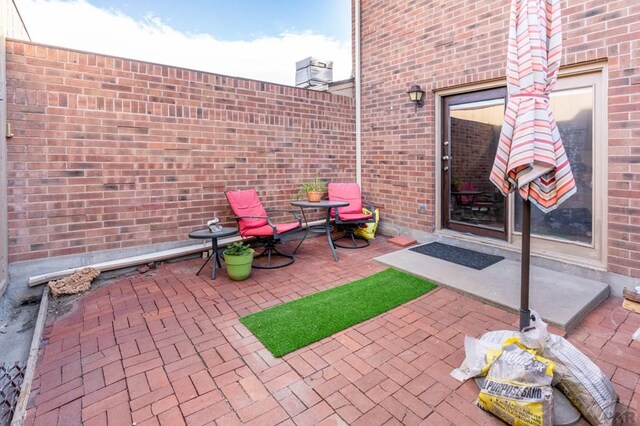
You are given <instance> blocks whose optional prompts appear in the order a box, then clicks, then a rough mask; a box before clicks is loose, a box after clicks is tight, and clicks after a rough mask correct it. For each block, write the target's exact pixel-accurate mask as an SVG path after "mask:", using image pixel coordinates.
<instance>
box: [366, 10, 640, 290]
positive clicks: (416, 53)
mask: <svg viewBox="0 0 640 426" xmlns="http://www.w3.org/2000/svg"><path fill="white" fill-rule="evenodd" d="M509 5H510V1H509V0H451V1H431V0H418V1H413V0H412V1H409V0H393V1H380V0H377V1H363V2H362V17H361V22H362V88H363V99H362V106H363V118H362V128H363V136H362V140H363V152H364V158H363V164H364V171H363V186H364V187H365V188H367V187H371V188H376V191H373V192H372V194H373V195H374V201H375V202H376V204H377V205H380V207H382V209H383V211H384V216H383V217H384V219H385V220H387V221H389V222H390V223H395V224H398V225H402V226H406V227H409V228H413V229H418V230H422V231H431V230H433V229H434V222H435V207H436V200H435V198H434V197H435V173H436V170H435V162H434V155H435V119H436V116H435V107H434V105H435V101H434V90H439V89H444V88H450V87H454V86H460V85H464V84H471V83H480V82H484V81H488V80H494V79H504V75H505V72H504V69H505V55H506V36H507V25H508V13H509ZM562 6H563V21H562V22H563V31H564V41H563V43H564V50H563V65H564V66H566V65H573V64H580V63H584V62H588V61H595V60H603V61H606V62H607V64H608V87H609V93H608V104H609V106H608V141H607V142H608V150H609V158H608V163H609V164H608V165H609V195H608V210H609V223H608V228H609V235H608V255H609V257H608V269H609V270H610V271H613V272H618V273H621V274H624V275H629V276H634V277H640V255H639V254H640V168H639V167H638V162H640V108H639V105H640V3H638V1H637V0H618V1H605V0H600V1H594V0H566V1H563V2H562ZM412 84H420V85H422V88H423V89H425V90H426V91H427V95H426V102H425V106H424V108H422V109H419V110H418V112H417V113H414V107H413V105H412V104H410V102H408V97H407V95H406V91H407V89H408V88H409V87H410V86H411V85H412ZM418 203H426V205H427V210H426V211H425V212H419V211H418Z"/></svg>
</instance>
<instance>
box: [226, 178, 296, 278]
mask: <svg viewBox="0 0 640 426" xmlns="http://www.w3.org/2000/svg"><path fill="white" fill-rule="evenodd" d="M225 196H226V197H227V201H229V205H230V206H231V209H232V210H233V213H234V214H235V216H234V217H233V218H234V219H236V221H237V222H238V231H239V232H240V235H241V236H242V237H255V238H256V239H257V240H258V242H259V244H262V245H263V246H264V250H263V251H262V253H260V254H258V255H257V256H255V257H254V259H257V258H260V257H263V256H266V257H267V264H266V265H261V264H259V263H256V262H254V265H253V267H254V268H258V269H275V268H282V267H283V266H288V265H291V264H292V263H293V262H294V261H295V258H294V257H293V255H290V254H286V253H282V252H281V251H279V250H278V249H277V247H276V245H277V244H279V243H280V242H281V239H280V236H281V235H283V234H285V233H288V232H292V231H295V230H297V229H300V228H301V226H302V220H301V219H300V217H298V215H297V214H296V213H295V212H293V211H290V210H272V209H270V210H265V208H264V207H263V206H262V203H261V202H260V199H259V198H258V193H257V192H256V191H255V189H247V190H242V191H227V192H225ZM277 212H287V213H291V214H292V215H293V217H294V218H295V220H296V222H287V223H274V222H273V221H272V219H271V218H270V217H269V213H277ZM272 257H282V258H285V259H287V260H285V261H284V263H276V264H272V263H271V258H272Z"/></svg>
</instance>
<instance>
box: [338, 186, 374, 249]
mask: <svg viewBox="0 0 640 426" xmlns="http://www.w3.org/2000/svg"><path fill="white" fill-rule="evenodd" d="M328 188H329V200H331V201H348V202H349V205H348V206H346V207H335V208H333V209H331V217H333V218H335V223H336V225H338V226H339V227H341V228H343V229H344V234H343V235H341V236H340V237H338V238H335V239H334V240H333V241H334V245H335V246H336V247H341V248H347V249H359V248H364V247H368V246H369V240H367V239H366V238H362V237H360V236H358V235H356V234H354V231H355V229H356V228H357V227H358V226H360V225H362V224H364V223H375V222H376V217H375V215H376V214H377V213H376V208H375V206H374V205H373V204H371V203H364V202H363V201H362V197H361V195H360V186H359V185H358V184H357V183H330V184H329V186H328ZM362 206H366V208H367V209H368V210H369V211H370V212H371V213H370V214H364V213H362ZM343 238H350V239H351V245H340V244H337V243H336V241H338V240H341V239H343ZM356 240H361V241H364V243H361V244H358V242H357V241H356Z"/></svg>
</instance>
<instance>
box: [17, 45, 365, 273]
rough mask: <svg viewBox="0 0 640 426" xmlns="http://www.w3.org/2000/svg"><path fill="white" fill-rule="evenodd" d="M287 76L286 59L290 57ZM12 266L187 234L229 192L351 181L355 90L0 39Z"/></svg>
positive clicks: (286, 191) (287, 196) (273, 192)
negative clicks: (334, 90) (348, 93)
mask: <svg viewBox="0 0 640 426" xmlns="http://www.w3.org/2000/svg"><path fill="white" fill-rule="evenodd" d="M292 72H293V64H292ZM7 81H8V121H9V123H10V124H11V131H12V132H13V133H14V135H15V137H14V138H13V139H10V140H8V144H7V145H8V147H7V148H8V210H9V260H10V262H15V261H21V260H27V259H37V258H42V257H49V256H59V255H67V254H76V253H85V252H92V251H99V250H106V249H118V248H124V247H133V246H143V245H149V244H155V243H164V242H174V241H179V240H184V239H187V238H186V235H187V233H188V231H190V230H193V229H196V228H198V227H201V226H202V224H203V223H204V222H206V220H207V219H210V218H212V217H213V216H214V215H216V216H218V217H220V218H221V219H223V221H224V222H229V221H230V219H229V216H230V215H231V212H230V210H229V208H228V207H227V202H226V200H225V198H224V193H223V192H224V191H225V190H229V189H242V188H256V189H257V190H258V192H259V194H261V196H262V200H263V202H264V204H266V205H267V207H273V208H275V207H278V208H285V207H288V206H289V204H288V202H289V201H290V200H291V197H292V195H293V194H294V193H295V192H296V189H297V186H298V185H299V183H300V182H301V181H303V180H307V179H311V178H312V177H313V176H314V175H315V174H316V173H319V174H320V177H321V178H323V179H327V180H334V181H346V180H349V181H353V180H354V179H355V160H354V155H355V146H354V130H355V125H354V108H353V100H352V99H350V98H347V97H343V96H336V95H330V94H327V93H319V92H312V91H307V90H303V89H296V88H293V87H286V86H280V85H277V84H270V83H264V82H259V81H251V80H245V79H238V78H231V77H226V76H220V75H215V74H209V73H205V72H197V71H192V70H185V69H180V68H174V67H168V66H161V65H155V64H149V63H144V62H138V61H133V60H127V59H120V58H114V57H108V56H103V55H96V54H91V53H82V52H76V51H69V50H65V49H60V48H54V47H48V46H41V45H37V44H30V43H23V42H18V41H9V42H8V44H7Z"/></svg>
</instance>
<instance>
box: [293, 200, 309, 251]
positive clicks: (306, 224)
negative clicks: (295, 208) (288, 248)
mask: <svg viewBox="0 0 640 426" xmlns="http://www.w3.org/2000/svg"><path fill="white" fill-rule="evenodd" d="M300 211H301V212H302V218H303V219H304V226H305V232H304V237H302V239H301V240H300V242H299V243H298V245H297V246H296V249H295V250H294V251H293V253H291V254H296V252H297V251H298V249H299V248H300V246H301V245H302V242H303V241H304V240H306V239H307V234H308V233H309V223H308V222H307V216H306V215H305V214H304V209H303V208H302V207H300Z"/></svg>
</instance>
